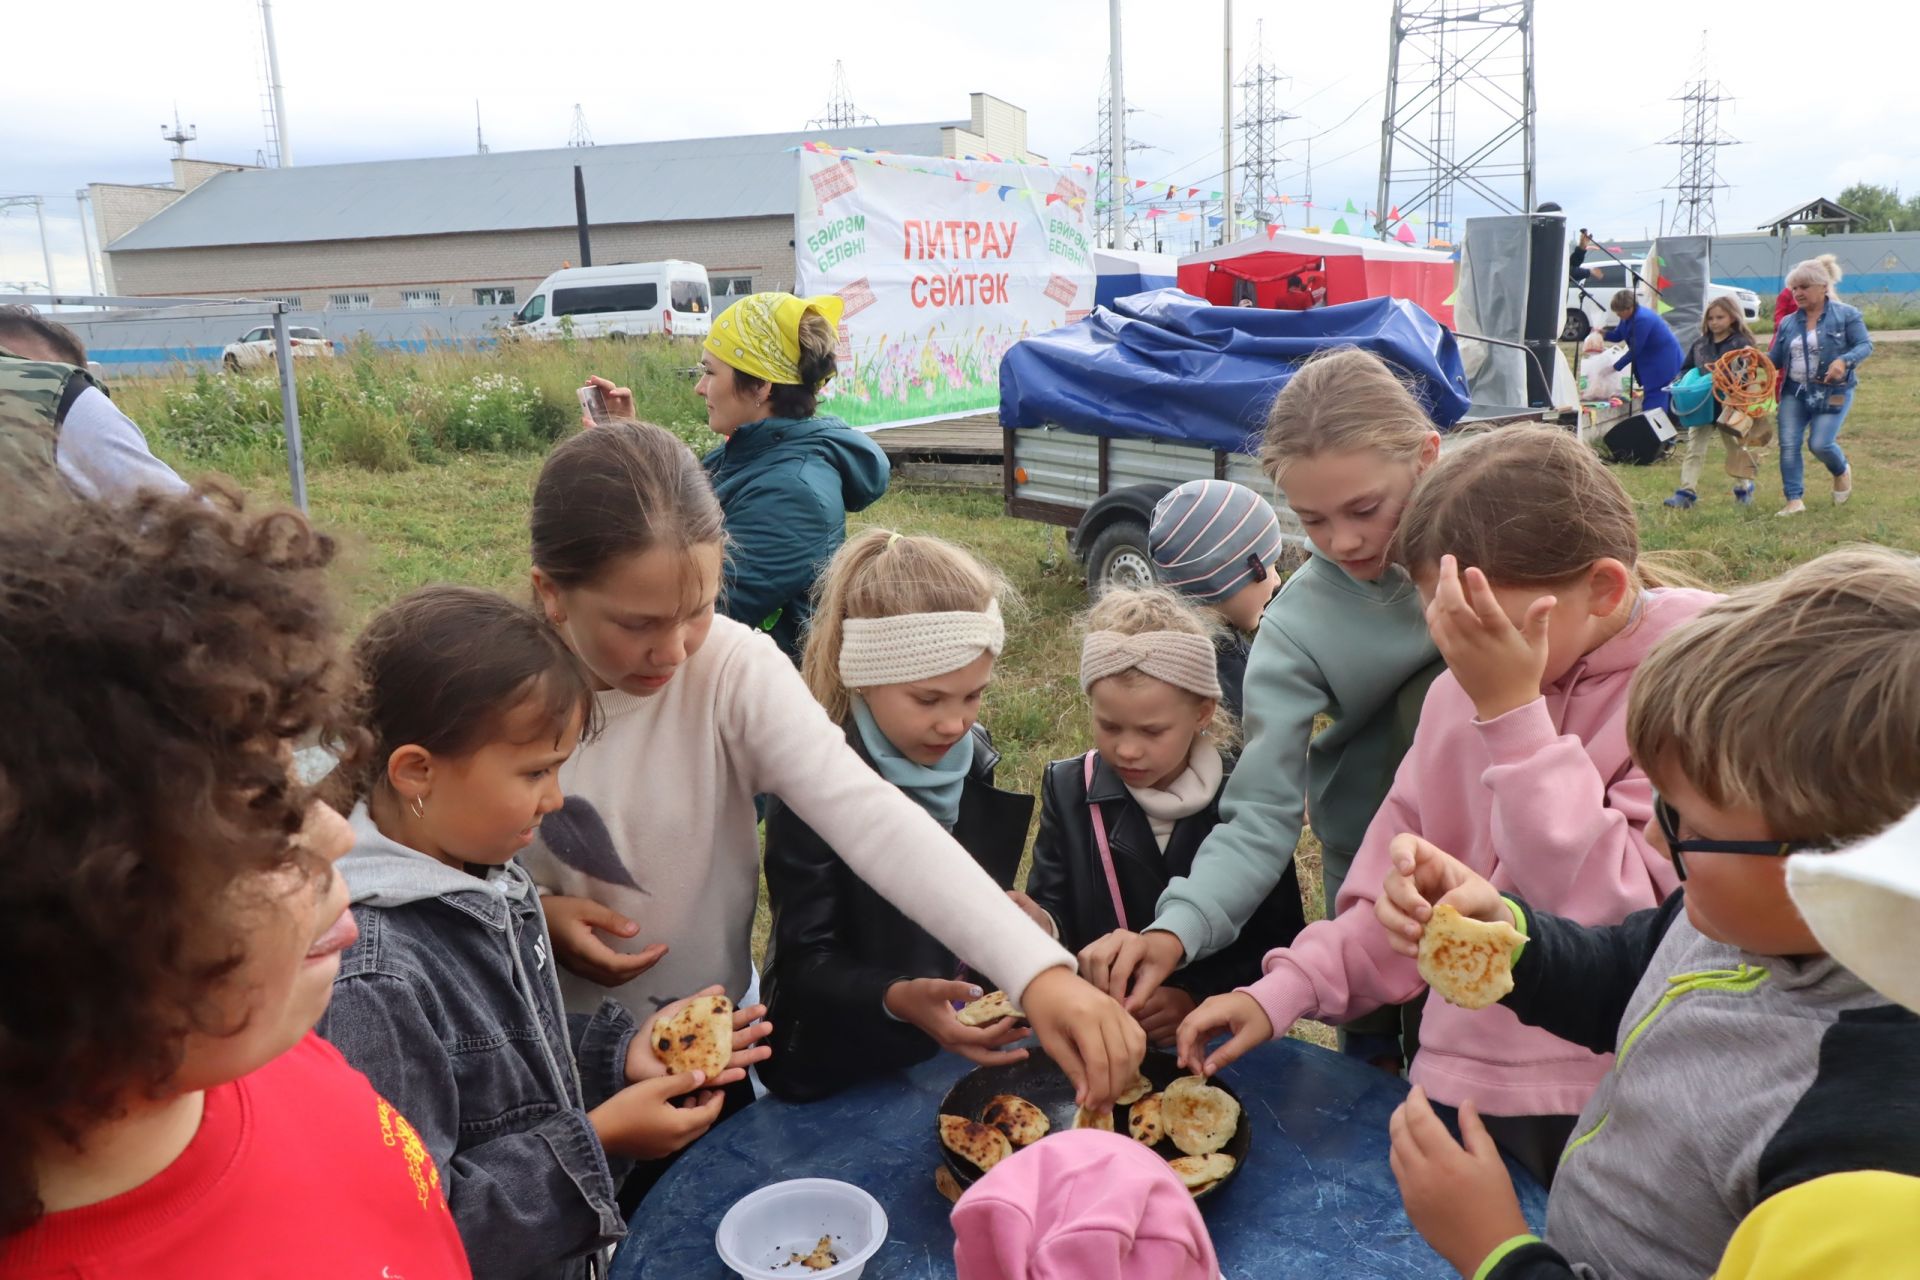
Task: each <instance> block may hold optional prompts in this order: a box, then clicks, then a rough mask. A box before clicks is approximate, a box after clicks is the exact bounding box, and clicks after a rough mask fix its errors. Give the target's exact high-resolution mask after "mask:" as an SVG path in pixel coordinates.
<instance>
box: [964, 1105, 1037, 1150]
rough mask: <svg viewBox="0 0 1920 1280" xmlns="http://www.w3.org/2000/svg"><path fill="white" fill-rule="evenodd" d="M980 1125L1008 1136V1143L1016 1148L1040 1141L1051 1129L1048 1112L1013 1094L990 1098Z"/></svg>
mask: <svg viewBox="0 0 1920 1280" xmlns="http://www.w3.org/2000/svg"><path fill="white" fill-rule="evenodd" d="M980 1123H981V1124H985V1125H991V1126H992V1127H994V1128H995V1129H998V1130H999V1131H1000V1132H1002V1133H1004V1134H1006V1135H1007V1141H1008V1142H1011V1143H1012V1144H1013V1145H1014V1146H1016V1147H1024V1146H1026V1145H1027V1144H1029V1143H1033V1142H1038V1141H1040V1139H1042V1138H1044V1137H1046V1136H1047V1130H1048V1129H1049V1128H1050V1127H1051V1126H1050V1125H1048V1123H1047V1114H1046V1112H1044V1111H1042V1110H1040V1108H1038V1107H1036V1106H1034V1105H1033V1104H1032V1103H1031V1102H1028V1101H1027V1100H1026V1099H1025V1098H1020V1097H1015V1096H1014V1095H1013V1094H1011V1093H1003V1094H1000V1095H998V1096H997V1097H993V1098H989V1099H988V1100H987V1109H986V1110H985V1111H982V1112H981V1113H980Z"/></svg>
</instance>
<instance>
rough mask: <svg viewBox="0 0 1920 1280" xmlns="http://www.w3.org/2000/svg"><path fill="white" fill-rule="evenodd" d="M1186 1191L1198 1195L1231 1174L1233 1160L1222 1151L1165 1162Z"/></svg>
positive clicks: (1180, 1157)
mask: <svg viewBox="0 0 1920 1280" xmlns="http://www.w3.org/2000/svg"><path fill="white" fill-rule="evenodd" d="M1167 1164H1168V1166H1169V1167H1171V1168H1172V1170H1173V1171H1174V1173H1175V1174H1177V1175H1178V1176H1179V1178H1180V1181H1181V1183H1182V1184H1183V1185H1185V1187H1186V1188H1187V1190H1189V1191H1191V1192H1193V1194H1195V1195H1199V1194H1200V1193H1201V1192H1202V1191H1205V1190H1206V1189H1207V1188H1208V1187H1210V1186H1212V1185H1213V1184H1214V1183H1216V1182H1218V1181H1220V1179H1222V1178H1224V1177H1226V1176H1227V1175H1228V1174H1230V1173H1232V1172H1233V1165H1234V1159H1233V1157H1232V1156H1230V1155H1228V1154H1226V1153H1225V1152H1223V1151H1214V1152H1210V1153H1208V1154H1207V1155H1188V1156H1176V1157H1175V1158H1174V1159H1172V1160H1169V1161H1167Z"/></svg>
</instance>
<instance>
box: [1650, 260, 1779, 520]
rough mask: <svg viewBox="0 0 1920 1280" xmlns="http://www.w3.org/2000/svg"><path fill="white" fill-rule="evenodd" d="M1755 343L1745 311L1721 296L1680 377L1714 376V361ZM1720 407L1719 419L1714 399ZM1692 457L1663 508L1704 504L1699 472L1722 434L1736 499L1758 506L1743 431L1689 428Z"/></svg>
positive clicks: (1755, 470)
mask: <svg viewBox="0 0 1920 1280" xmlns="http://www.w3.org/2000/svg"><path fill="white" fill-rule="evenodd" d="M1753 345H1754V342H1753V331H1752V330H1751V329H1749V328H1747V321H1746V317H1744V316H1742V315H1741V314H1740V308H1739V307H1736V306H1735V305H1734V304H1733V299H1732V298H1729V297H1726V296H1725V295H1722V296H1721V297H1718V298H1715V299H1714V300H1713V301H1711V302H1709V303H1708V304H1707V309H1706V311H1704V312H1703V313H1702V314H1701V316H1700V336H1699V337H1697V338H1695V339H1694V340H1693V345H1692V346H1691V347H1689V348H1688V349H1687V362H1686V364H1684V365H1682V366H1681V368H1680V372H1681V373H1683V374H1684V373H1685V372H1687V370H1689V369H1700V370H1703V371H1706V372H1711V371H1712V369H1713V365H1714V362H1715V361H1716V360H1718V359H1719V358H1720V357H1721V356H1724V355H1725V354H1727V352H1729V351H1739V350H1741V349H1743V348H1750V347H1752V346H1753ZM1713 400H1714V404H1715V413H1714V418H1715V419H1718V418H1719V416H1720V415H1719V407H1720V397H1719V395H1718V393H1715V395H1714V396H1713ZM1686 432H1687V455H1686V457H1685V459H1683V460H1682V461H1681V463H1680V487H1679V488H1678V489H1676V490H1675V491H1674V494H1673V496H1672V497H1671V498H1668V499H1667V500H1666V503H1665V504H1664V505H1666V506H1669V507H1675V508H1678V509H1681V510H1685V509H1686V508H1688V507H1691V506H1692V505H1693V504H1694V503H1695V502H1698V501H1699V500H1700V493H1699V489H1698V487H1697V486H1698V485H1699V483H1700V470H1701V468H1703V467H1705V466H1706V465H1707V446H1708V445H1709V444H1710V443H1712V441H1713V438H1714V437H1715V436H1716V435H1717V436H1719V437H1720V438H1721V440H1722V441H1723V442H1724V443H1725V444H1726V446H1727V474H1728V475H1730V476H1732V477H1733V500H1734V501H1735V502H1738V503H1739V504H1740V505H1741V506H1743V507H1744V506H1748V505H1750V504H1751V503H1752V502H1753V480H1754V477H1755V476H1757V475H1759V474H1760V468H1759V466H1758V465H1757V464H1756V463H1755V462H1754V460H1753V455H1752V454H1751V453H1748V452H1747V447H1746V445H1745V444H1744V443H1743V442H1742V439H1741V436H1740V433H1739V432H1737V431H1734V430H1733V429H1732V428H1730V427H1722V426H1719V425H1717V423H1716V422H1709V423H1707V425H1705V426H1700V427H1688V428H1687V429H1686Z"/></svg>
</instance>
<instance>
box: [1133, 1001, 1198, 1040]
mask: <svg viewBox="0 0 1920 1280" xmlns="http://www.w3.org/2000/svg"><path fill="white" fill-rule="evenodd" d="M1192 1012H1193V997H1192V996H1190V995H1188V994H1187V993H1186V992H1184V991H1182V990H1181V989H1180V988H1178V987H1161V988H1160V989H1159V990H1158V991H1155V992H1154V993H1153V994H1152V995H1150V996H1148V997H1147V998H1146V1001H1145V1002H1144V1003H1142V1004H1141V1006H1140V1011H1139V1012H1138V1013H1136V1014H1134V1015H1133V1016H1134V1017H1136V1018H1138V1019H1139V1020H1140V1029H1141V1030H1142V1031H1144V1032H1146V1033H1147V1043H1148V1044H1157V1045H1166V1044H1172V1043H1173V1038H1174V1035H1175V1033H1177V1032H1178V1031H1179V1030H1180V1023H1181V1021H1182V1019H1184V1018H1185V1017H1186V1016H1187V1015H1188V1014H1190V1013H1192Z"/></svg>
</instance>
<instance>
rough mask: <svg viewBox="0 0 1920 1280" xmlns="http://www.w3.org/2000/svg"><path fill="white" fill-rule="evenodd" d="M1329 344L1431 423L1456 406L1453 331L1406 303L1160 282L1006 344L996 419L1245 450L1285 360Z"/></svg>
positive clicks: (1449, 419)
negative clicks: (1226, 300) (1366, 364)
mask: <svg viewBox="0 0 1920 1280" xmlns="http://www.w3.org/2000/svg"><path fill="white" fill-rule="evenodd" d="M1338 346H1355V347H1360V348H1362V349H1364V350H1367V351H1372V352H1374V353H1375V354H1376V355H1379V356H1380V357H1382V358H1383V359H1385V360H1387V361H1388V362H1390V363H1392V364H1394V365H1397V366H1398V367H1399V368H1400V369H1401V370H1402V371H1403V372H1405V373H1407V374H1409V375H1411V376H1412V377H1413V379H1414V381H1415V383H1416V387H1417V390H1418V393H1419V395H1420V398H1421V401H1422V403H1423V404H1424V405H1425V406H1426V408H1427V411H1428V413H1429V414H1431V415H1432V417H1433V420H1434V421H1435V422H1436V423H1438V424H1440V425H1441V426H1442V427H1445V426H1451V425H1452V424H1453V423H1455V422H1458V421H1459V420H1460V419H1461V418H1462V417H1463V416H1464V415H1465V414H1466V412H1467V406H1468V404H1469V403H1470V400H1469V397H1468V395H1467V376H1466V373H1465V371H1464V370H1463V369H1462V368H1461V366H1460V353H1459V351H1458V349H1456V347H1455V346H1454V340H1453V334H1452V333H1451V332H1450V331H1448V330H1447V329H1446V328H1445V327H1444V326H1443V325H1441V324H1440V323H1439V322H1438V321H1437V320H1435V319H1433V318H1432V317H1431V316H1429V315H1428V314H1427V313H1426V312H1424V311H1422V310H1421V309H1420V308H1418V307H1416V306H1414V305H1413V304H1412V303H1410V302H1406V301H1403V300H1401V299H1398V298H1370V299H1368V300H1366V301H1364V302H1349V303H1345V304H1343V305H1341V306H1335V307H1318V308H1315V309H1314V310H1311V311H1269V310H1264V309H1261V308H1257V307H1215V306H1210V305H1209V304H1207V303H1206V302H1203V301H1202V300H1200V299H1199V298H1195V297H1193V296H1191V295H1190V294H1185V293H1182V292H1180V291H1179V290H1178V289H1161V290H1157V291H1155V292H1152V293H1141V294H1135V295H1133V296H1132V297H1128V298H1122V299H1120V300H1119V301H1118V302H1117V303H1115V305H1114V306H1113V308H1112V309H1111V310H1109V309H1107V308H1105V307H1100V308H1096V309H1095V310H1094V312H1093V314H1092V315H1090V316H1088V317H1087V318H1086V319H1084V320H1080V321H1077V322H1075V323H1073V324H1070V325H1066V326H1064V327H1062V328H1059V329H1054V330H1052V331H1050V332H1047V333H1043V334H1040V335H1039V336H1037V337H1032V338H1026V339H1023V340H1022V341H1020V342H1016V343H1015V344H1014V345H1013V346H1012V347H1011V348H1010V349H1009V350H1008V351H1007V353H1006V355H1005V356H1004V357H1003V358H1002V359H1001V361H1000V421H1001V423H1002V424H1003V425H1005V426H1009V427H1038V426H1043V425H1046V424H1049V423H1051V424H1054V425H1056V426H1062V427H1066V428H1068V429H1069V430H1073V431H1084V432H1087V433H1089V434H1091V435H1100V436H1115V437H1121V438H1129V439H1132V438H1151V439H1159V440H1171V441H1175V442H1179V443H1186V444H1197V445H1202V446H1204V447H1206V448H1209V449H1227V450H1233V451H1237V452H1242V453H1250V452H1252V451H1253V448H1254V446H1255V444H1256V443H1257V441H1258V438H1259V433H1260V428H1261V425H1262V424H1263V423H1264V421H1265V419H1266V413H1267V407H1268V406H1269V405H1271V404H1272V403H1273V398H1274V396H1276V395H1277V394H1279V392H1280V388H1281V387H1283V386H1285V385H1286V382H1287V379H1288V378H1289V377H1290V376H1292V374H1293V370H1294V368H1295V366H1297V365H1298V364H1299V363H1300V362H1301V361H1303V360H1305V359H1306V358H1307V357H1309V356H1311V355H1313V354H1314V353H1315V352H1317V351H1323V350H1326V349H1327V348H1329V347H1338Z"/></svg>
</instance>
